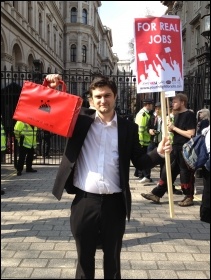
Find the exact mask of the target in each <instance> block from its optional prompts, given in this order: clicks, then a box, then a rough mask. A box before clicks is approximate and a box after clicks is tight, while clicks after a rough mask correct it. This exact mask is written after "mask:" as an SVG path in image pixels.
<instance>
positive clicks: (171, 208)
mask: <svg viewBox="0 0 211 280" xmlns="http://www.w3.org/2000/svg"><path fill="white" fill-rule="evenodd" d="M161 112H162V122H163V129H164V131H163V137H168V130H167V118H166V98H165V92H164V91H162V92H161ZM165 165H166V177H167V186H168V198H169V212H170V218H174V201H173V189H172V177H171V162H170V154H169V153H166V154H165Z"/></svg>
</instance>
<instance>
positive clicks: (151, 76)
mask: <svg viewBox="0 0 211 280" xmlns="http://www.w3.org/2000/svg"><path fill="white" fill-rule="evenodd" d="M181 38H182V34H181V23H180V19H179V17H178V16H162V17H146V18H135V57H136V65H137V79H136V81H137V93H146V92H160V91H182V90H183V56H182V39H181Z"/></svg>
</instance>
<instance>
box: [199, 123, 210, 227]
mask: <svg viewBox="0 0 211 280" xmlns="http://www.w3.org/2000/svg"><path fill="white" fill-rule="evenodd" d="M202 134H203V135H205V144H206V147H207V151H208V153H209V159H208V161H207V162H206V164H205V165H204V166H203V167H202V178H203V185H204V189H203V193H202V201H201V206H200V220H201V221H203V222H206V223H209V224H210V125H209V126H208V127H206V128H204V129H203V130H202Z"/></svg>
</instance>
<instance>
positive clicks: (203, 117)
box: [195, 109, 210, 194]
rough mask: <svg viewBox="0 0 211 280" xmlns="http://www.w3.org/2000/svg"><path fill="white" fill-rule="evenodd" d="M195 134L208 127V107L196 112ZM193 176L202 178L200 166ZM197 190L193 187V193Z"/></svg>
mask: <svg viewBox="0 0 211 280" xmlns="http://www.w3.org/2000/svg"><path fill="white" fill-rule="evenodd" d="M196 121H197V124H196V135H200V134H201V133H202V130H203V129H204V128H205V127H208V126H209V124H210V110H209V109H201V110H199V111H198V112H197V113H196ZM195 178H203V175H202V168H199V169H197V170H196V172H195ZM196 193H197V190H196V189H195V194H196Z"/></svg>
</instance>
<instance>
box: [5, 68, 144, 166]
mask: <svg viewBox="0 0 211 280" xmlns="http://www.w3.org/2000/svg"><path fill="white" fill-rule="evenodd" d="M46 75H47V73H40V72H38V71H35V72H27V71H21V70H17V71H13V68H11V70H9V71H8V70H7V69H6V67H5V68H4V70H3V71H1V114H2V121H3V125H4V128H5V132H6V136H7V152H6V157H5V163H8V164H14V165H15V164H16V160H17V155H18V149H17V145H16V141H15V138H14V133H13V129H14V125H15V122H16V121H15V120H13V118H12V117H13V114H14V111H15V108H16V105H17V102H18V99H19V96H20V92H21V89H22V86H23V83H24V81H25V80H28V81H33V82H36V83H40V84H41V83H42V81H43V79H44V77H45V76H46ZM94 75H96V73H92V72H88V71H80V70H75V71H65V72H64V73H62V74H61V76H62V78H63V80H64V82H65V84H66V85H67V92H69V93H71V94H75V95H78V96H80V97H82V98H83V100H84V102H83V106H85V107H88V106H89V104H88V100H87V97H86V95H85V92H86V91H87V90H88V87H89V85H90V83H91V81H92V79H93V76H94ZM111 78H112V79H114V80H115V82H116V84H117V87H118V96H117V102H116V110H117V112H118V113H119V114H120V115H122V116H123V117H128V118H130V119H133V118H134V116H135V114H136V112H137V110H138V109H139V107H140V106H137V108H136V104H137V94H136V78H135V76H134V75H132V72H131V73H125V72H121V73H118V75H112V76H111ZM143 98H144V96H143ZM139 99H140V96H139V97H138V101H139ZM65 142H66V138H65V137H62V136H59V135H53V137H51V145H50V146H51V148H50V158H43V157H42V153H41V148H42V140H41V137H40V134H39V131H38V137H37V149H36V153H35V155H34V161H33V164H59V162H60V160H61V157H62V154H63V150H64V146H65Z"/></svg>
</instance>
